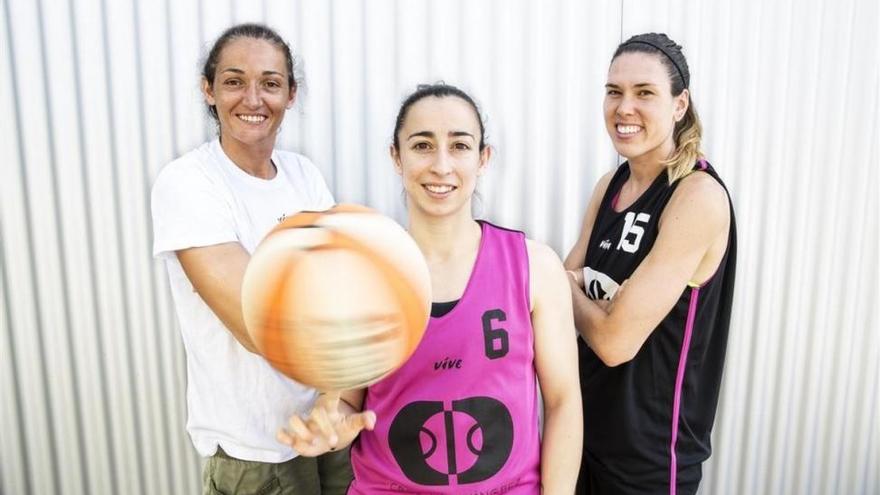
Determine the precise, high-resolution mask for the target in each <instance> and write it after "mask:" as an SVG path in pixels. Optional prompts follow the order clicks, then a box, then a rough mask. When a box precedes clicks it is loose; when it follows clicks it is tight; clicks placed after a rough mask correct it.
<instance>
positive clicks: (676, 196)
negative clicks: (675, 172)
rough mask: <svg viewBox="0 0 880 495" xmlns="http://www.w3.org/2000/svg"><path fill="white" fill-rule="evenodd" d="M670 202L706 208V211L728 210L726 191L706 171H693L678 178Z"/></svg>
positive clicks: (721, 211) (710, 212)
mask: <svg viewBox="0 0 880 495" xmlns="http://www.w3.org/2000/svg"><path fill="white" fill-rule="evenodd" d="M680 181H681V182H680V184H679V185H678V187H677V188H676V189H675V192H674V193H673V194H672V198H671V199H670V203H673V204H674V203H677V204H679V205H687V206H697V207H699V208H706V209H708V210H709V211H707V212H706V213H709V214H712V213H716V214H717V213H723V212H726V211H727V210H728V198H727V191H726V190H725V189H724V186H722V185H721V183H719V182H718V181H717V180H715V178H714V177H712V176H711V175H709V174H708V173H706V172H700V171H697V172H693V173H691V174H689V175H688V176H687V177H685V178H683V179H680Z"/></svg>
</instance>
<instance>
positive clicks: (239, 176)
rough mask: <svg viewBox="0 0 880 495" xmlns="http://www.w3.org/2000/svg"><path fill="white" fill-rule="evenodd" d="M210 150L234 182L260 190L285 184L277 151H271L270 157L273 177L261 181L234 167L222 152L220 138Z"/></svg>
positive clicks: (224, 152) (285, 180) (285, 178)
mask: <svg viewBox="0 0 880 495" xmlns="http://www.w3.org/2000/svg"><path fill="white" fill-rule="evenodd" d="M211 148H212V149H211V151H212V152H213V153H214V154H215V155H217V156H218V157H219V158H220V162H221V163H222V164H223V166H224V168H226V169H227V170H228V171H229V173H230V174H232V176H233V177H235V179H236V180H239V181H241V182H244V183H245V184H247V185H249V186H252V187H256V188H260V189H277V188H279V187H284V186H285V185H286V184H287V177H286V176H285V173H284V168H283V167H282V166H281V160H280V159H279V157H278V151H277V150H274V149H273V150H272V157H271V160H272V163H273V164H274V165H275V177H272V178H271V179H261V178H259V177H254V176H253V175H251V174H249V173H247V172H245V171H244V170H242V169H241V168H240V167H239V166H238V165H236V164H235V162H233V161H232V159H231V158H229V155H227V154H226V151H224V150H223V146H221V145H220V138H217V139H215V140H214V142H213V143H212V146H211Z"/></svg>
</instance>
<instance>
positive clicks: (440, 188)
mask: <svg viewBox="0 0 880 495" xmlns="http://www.w3.org/2000/svg"><path fill="white" fill-rule="evenodd" d="M425 189H427V190H428V191H431V192H432V193H435V194H445V193H448V192H449V191H451V190H453V189H454V187H452V186H437V185H433V184H425Z"/></svg>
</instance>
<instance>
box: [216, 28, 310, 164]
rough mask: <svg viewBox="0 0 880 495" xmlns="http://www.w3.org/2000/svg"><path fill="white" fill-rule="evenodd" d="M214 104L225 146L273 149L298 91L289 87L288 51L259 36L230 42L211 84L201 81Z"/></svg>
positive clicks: (221, 57)
mask: <svg viewBox="0 0 880 495" xmlns="http://www.w3.org/2000/svg"><path fill="white" fill-rule="evenodd" d="M202 91H203V92H204V95H205V101H206V102H207V103H208V104H209V105H213V106H215V108H216V110H217V117H218V120H219V122H220V138H221V140H222V141H223V145H224V147H226V146H233V147H245V148H246V147H249V146H257V147H269V148H271V147H272V146H274V144H275V135H276V133H277V131H278V127H279V126H280V125H281V121H282V120H283V119H284V113H285V112H286V111H287V109H288V108H290V107H291V106H293V101H294V97H295V96H296V91H295V90H294V89H293V88H291V87H290V84H289V83H288V74H287V64H286V59H285V56H284V53H283V52H282V51H281V50H280V49H278V48H277V47H276V46H274V45H272V44H271V43H270V42H268V41H266V40H262V39H255V38H247V37H242V38H237V39H233V40H232V41H230V42H229V43H228V44H227V45H226V46H225V47H224V48H223V50H222V52H221V53H220V56H219V58H218V62H217V71H216V73H215V75H214V81H213V84H210V83H209V82H208V81H207V80H204V79H203V80H202Z"/></svg>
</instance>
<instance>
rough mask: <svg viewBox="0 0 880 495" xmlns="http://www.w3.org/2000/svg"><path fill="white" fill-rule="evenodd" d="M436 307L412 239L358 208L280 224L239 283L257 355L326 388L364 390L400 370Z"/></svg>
mask: <svg viewBox="0 0 880 495" xmlns="http://www.w3.org/2000/svg"><path fill="white" fill-rule="evenodd" d="M430 308H431V280H430V275H429V273H428V266H427V264H426V262H425V260H424V257H423V256H422V254H421V251H419V248H418V246H417V245H416V243H415V241H414V240H413V239H412V238H411V237H410V236H409V234H407V233H406V231H405V230H404V229H403V228H402V227H400V225H398V224H397V223H396V222H395V221H394V220H392V219H390V218H388V217H385V216H383V215H381V214H379V213H377V212H375V211H374V210H371V209H369V208H366V207H363V206H358V205H338V206H336V207H334V208H332V209H330V210H328V211H326V212H302V213H299V214H297V215H294V216H292V217H290V218H287V219H285V220H284V221H282V222H281V223H280V224H279V225H278V226H277V227H275V228H274V229H273V230H272V231H271V232H269V234H268V235H267V236H266V237H265V238H264V239H263V241H262V242H261V243H260V245H259V246H258V247H257V249H256V251H255V252H254V254H253V256H252V257H251V260H250V262H249V263H248V266H247V270H246V271H245V276H244V281H243V283H242V311H243V313H244V321H245V325H246V326H247V329H248V332H249V333H250V336H251V339H252V340H253V342H254V344H255V345H256V347H257V349H258V350H259V351H260V353H261V354H262V355H263V356H264V357H265V358H266V360H267V361H268V362H269V363H270V364H271V365H272V366H273V367H274V368H276V369H277V370H279V371H280V372H281V373H283V374H285V375H287V376H288V377H290V378H292V379H294V380H296V381H298V382H300V383H303V384H305V385H309V386H311V387H314V388H317V389H318V390H322V391H336V390H348V389H354V388H361V387H365V386H367V385H370V384H372V383H375V382H376V381H378V380H380V379H382V378H383V377H385V376H387V375H388V374H389V373H391V372H392V371H394V370H395V369H397V368H398V367H400V365H402V364H403V363H404V362H405V361H406V359H407V358H408V357H409V356H410V355H411V354H412V353H413V351H415V348H416V346H417V345H418V343H419V341H420V340H421V338H422V334H423V333H424V331H425V327H426V326H427V323H428V317H429V315H430Z"/></svg>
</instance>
